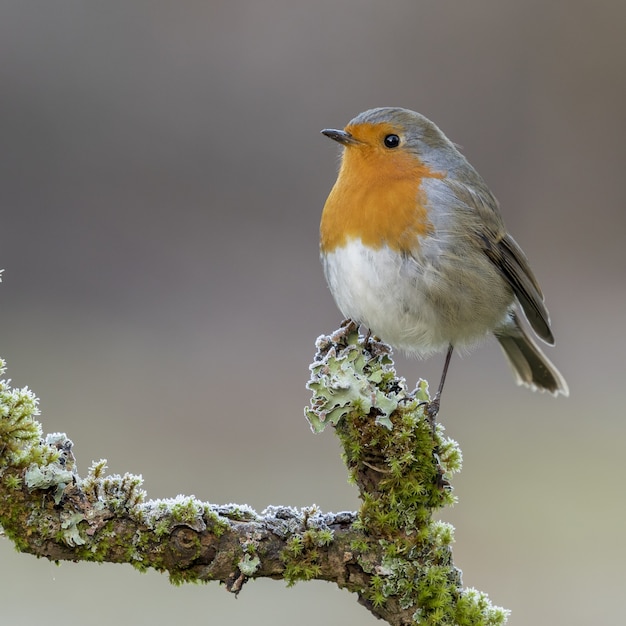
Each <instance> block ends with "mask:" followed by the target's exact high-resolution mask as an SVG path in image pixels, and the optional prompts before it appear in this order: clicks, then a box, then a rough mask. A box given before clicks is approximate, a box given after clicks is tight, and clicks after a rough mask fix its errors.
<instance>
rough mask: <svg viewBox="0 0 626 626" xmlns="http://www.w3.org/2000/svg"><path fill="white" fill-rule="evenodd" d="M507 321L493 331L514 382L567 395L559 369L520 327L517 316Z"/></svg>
mask: <svg viewBox="0 0 626 626" xmlns="http://www.w3.org/2000/svg"><path fill="white" fill-rule="evenodd" d="M511 320H512V321H513V324H511V325H508V324H507V325H506V326H505V327H503V328H500V329H497V330H496V331H495V333H494V334H495V336H496V339H497V340H498V341H499V342H500V347H501V348H502V351H503V352H504V354H505V356H506V358H507V360H508V361H509V364H510V365H511V368H512V369H513V372H514V374H515V379H516V381H517V384H518V385H525V386H526V387H530V388H531V389H534V390H538V391H548V392H550V393H551V394H553V395H555V396H558V395H559V394H562V395H564V396H568V395H569V388H568V386H567V383H566V382H565V379H564V378H563V376H561V373H560V372H559V370H557V369H556V367H555V366H554V365H553V364H552V362H551V361H550V359H548V357H547V356H546V355H545V354H544V353H543V352H542V351H541V348H539V346H538V345H537V344H536V343H535V342H534V341H533V340H532V339H531V338H530V337H529V336H528V334H527V333H526V332H525V330H524V329H523V328H522V326H520V324H519V322H518V320H517V317H516V316H512V318H511Z"/></svg>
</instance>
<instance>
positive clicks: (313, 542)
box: [280, 518, 334, 587]
mask: <svg viewBox="0 0 626 626" xmlns="http://www.w3.org/2000/svg"><path fill="white" fill-rule="evenodd" d="M305 523H306V524H314V525H317V523H318V522H317V521H314V520H307V519H306V518H305ZM333 538H334V537H333V532H332V530H331V529H330V528H324V527H316V526H315V527H309V528H307V529H306V530H304V531H303V532H301V533H298V534H295V535H293V536H292V537H290V538H289V539H288V541H287V545H286V547H285V549H284V550H283V552H282V553H281V555H280V558H281V560H282V561H283V563H284V564H285V570H284V572H283V578H284V579H285V581H286V582H287V586H288V587H291V586H293V585H295V584H296V582H298V581H299V580H311V579H313V578H318V577H319V575H320V573H321V569H322V568H321V565H320V562H321V558H320V552H319V548H322V547H323V546H327V545H328V544H330V543H331V542H332V541H333Z"/></svg>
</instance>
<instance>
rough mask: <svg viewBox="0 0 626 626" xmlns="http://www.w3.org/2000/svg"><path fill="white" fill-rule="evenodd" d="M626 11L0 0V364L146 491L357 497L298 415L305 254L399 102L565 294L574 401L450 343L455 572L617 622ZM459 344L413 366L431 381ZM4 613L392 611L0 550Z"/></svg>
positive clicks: (514, 604) (542, 275) (328, 504)
mask: <svg viewBox="0 0 626 626" xmlns="http://www.w3.org/2000/svg"><path fill="white" fill-rule="evenodd" d="M625 20H626V4H624V2H621V1H611V0H600V1H598V2H594V3H590V2H583V1H579V0H570V1H569V2H551V3H546V2H543V1H541V0H524V1H520V2H515V3H511V2H507V3H502V2H498V1H495V0H491V1H487V0H484V1H482V0H480V1H477V0H474V1H472V2H425V1H418V0H398V1H392V2H385V3H383V2H374V1H365V2H364V1H357V0H345V1H342V2H336V1H330V0H318V1H317V2H301V1H299V2H288V1H287V0H273V1H265V0H247V1H235V2H225V1H220V0H215V1H213V2H187V1H180V2H170V3H166V2H119V1H117V0H109V1H107V2H65V1H57V2H23V1H4V2H2V3H1V4H0V138H1V139H0V146H1V148H0V215H1V216H2V225H1V227H0V267H1V268H5V270H6V271H5V274H4V281H3V283H2V285H1V286H0V303H1V309H0V311H1V313H0V315H1V321H2V326H1V328H2V330H1V335H0V354H1V355H2V357H4V358H5V359H7V361H8V366H9V370H8V376H10V377H11V378H12V379H13V383H14V384H15V385H17V386H24V385H28V386H29V387H31V388H32V389H33V390H34V391H35V392H36V393H37V394H38V395H39V396H40V398H41V408H42V412H43V413H42V418H41V419H42V422H43V425H44V428H45V430H46V432H53V431H64V432H67V433H68V435H69V436H70V437H71V439H72V440H73V441H74V443H75V453H76V456H77V459H78V463H79V470H80V471H81V473H83V474H84V473H85V471H86V470H87V468H88V466H89V465H90V463H91V461H92V460H94V459H99V458H101V457H106V458H107V459H108V460H109V467H110V471H111V472H115V473H123V472H126V471H130V472H135V473H142V474H143V475H144V478H145V485H146V488H147V490H148V495H149V497H153V498H157V497H169V496H175V495H176V494H178V493H186V494H195V495H196V496H198V497H199V498H202V499H204V500H208V501H211V502H214V503H226V502H231V501H233V502H240V503H241V502H245V503H248V504H250V505H251V506H253V507H255V508H256V509H257V510H259V511H260V510H262V509H263V508H264V507H265V506H267V505H268V504H290V505H295V506H305V505H309V504H311V503H317V504H318V505H319V506H320V507H322V508H323V509H324V510H341V509H354V508H356V507H357V506H358V501H357V499H356V495H355V489H354V488H353V487H351V486H350V485H348V484H347V483H346V475H345V471H344V469H343V466H342V462H341V460H340V458H339V446H338V443H337V441H336V440H335V437H334V436H333V434H332V432H326V433H324V434H323V435H320V436H314V435H313V434H312V433H311V432H310V430H309V427H308V425H307V423H306V422H305V420H304V418H303V416H302V408H303V406H304V405H305V404H306V403H307V402H308V400H309V397H310V394H309V392H308V391H307V390H306V389H305V383H306V381H307V380H308V373H309V372H308V365H309V363H310V362H311V361H312V359H313V355H314V341H315V338H316V337H317V336H318V335H320V334H322V333H328V332H331V331H332V330H334V329H335V328H336V327H337V326H338V325H339V322H340V320H341V316H340V314H339V312H338V311H337V310H336V308H335V305H334V304H333V301H332V298H331V296H330V294H329V292H328V291H327V288H326V285H325V282H324V278H323V274H322V269H321V266H320V264H319V261H318V242H317V236H318V224H319V218H320V212H321V209H322V206H323V203H324V200H325V198H326V195H327V193H328V191H329V189H330V187H331V185H332V183H333V181H334V177H335V172H336V166H337V146H336V145H334V144H332V143H331V142H329V141H328V139H325V138H324V137H322V136H321V135H320V134H319V130H320V129H321V128H325V127H329V126H330V127H341V126H343V125H345V124H346V123H347V122H348V121H349V120H350V119H351V118H352V117H353V116H354V115H356V114H357V113H358V112H360V111H362V110H364V109H367V108H370V107H374V106H383V105H401V106H406V107H409V108H413V109H416V110H419V111H420V112H422V113H424V114H425V115H427V116H428V117H430V118H432V119H433V120H434V121H435V122H436V123H437V124H438V125H440V126H441V127H442V128H443V130H444V132H446V134H447V135H448V136H449V137H450V138H451V139H452V140H453V141H455V142H456V143H458V144H460V145H461V146H462V147H463V150H464V153H465V154H466V155H467V156H468V158H469V159H470V161H471V162H472V163H473V164H474V165H475V166H476V167H477V169H478V170H479V171H480V172H481V174H482V175H483V177H484V178H485V179H486V180H487V182H488V183H489V184H490V186H491V188H492V190H493V191H494V193H495V194H496V196H497V197H498V198H499V200H500V202H501V204H502V211H503V213H504V216H505V219H506V221H507V224H508V226H509V229H510V230H511V232H512V233H513V234H514V236H515V238H516V239H517V240H518V241H519V243H520V244H521V245H522V246H523V248H524V249H525V251H526V252H527V254H528V256H529V257H530V259H531V262H532V265H533V267H534V269H535V271H536V273H537V275H538V277H539V279H540V281H541V283H542V286H543V288H544V291H545V293H546V294H547V303H548V306H549V309H550V312H551V315H552V321H553V323H554V330H555V335H556V337H557V347H556V348H555V349H551V350H549V355H550V358H552V359H553V360H554V361H555V362H556V363H557V364H558V366H559V367H560V368H561V370H562V372H563V374H564V375H565V377H566V378H567V380H568V382H569V385H570V388H571V397H570V398H569V399H567V400H566V399H563V398H559V399H556V400H555V399H553V398H552V397H549V396H545V395H539V394H533V393H530V392H528V391H527V390H525V389H521V388H517V387H516V386H515V385H514V383H513V380H512V377H511V374H510V372H509V370H508V367H507V366H506V364H505V361H504V358H503V356H502V355H501V354H500V351H499V348H498V347H497V346H496V345H495V344H494V343H493V342H490V343H487V344H486V345H485V346H484V347H482V348H480V349H478V350H476V351H475V352H474V353H473V354H472V356H471V357H463V358H462V359H461V358H459V357H458V356H456V357H455V359H454V361H453V364H452V369H451V373H450V377H449V379H448V384H447V388H446V393H445V395H444V401H443V408H442V411H441V414H440V418H441V420H442V421H443V422H444V424H445V426H446V428H447V432H448V434H450V435H451V436H452V437H454V438H455V439H457V440H458V441H459V442H460V445H461V448H462V450H463V453H464V458H465V467H464V470H463V473H462V474H461V475H460V476H458V477H457V478H456V480H455V481H454V486H455V489H456V494H457V496H458V498H459V503H458V504H457V505H456V506H455V507H454V508H453V509H451V510H449V511H446V512H445V513H444V514H443V517H444V519H446V520H449V521H451V522H452V523H453V524H454V525H455V526H456V540H457V543H456V545H455V548H454V550H455V560H456V563H457V564H458V566H459V567H461V568H462V569H463V571H464V584H465V585H468V586H474V587H477V588H478V589H481V590H483V591H486V592H488V593H489V595H490V597H491V599H492V600H493V602H495V603H496V604H499V605H502V606H505V607H507V608H509V609H512V610H513V615H512V618H511V620H510V624H512V625H513V626H518V625H521V624H535V625H547V624H554V623H558V624H569V625H570V626H573V625H581V626H582V625H585V626H586V625H588V624H602V623H606V624H617V623H623V622H624V621H625V620H626V609H625V608H624V602H623V597H624V590H625V582H626V581H625V577H624V569H623V563H624V559H625V558H626V545H625V544H626V541H625V540H624V536H623V529H624V515H625V514H626V506H625V499H624V487H623V484H624V474H625V470H626V461H625V460H624V453H623V442H624V436H625V435H626V424H625V420H624V408H623V407H624V403H625V402H626V385H625V384H624V381H623V375H624V366H623V358H624V352H625V350H626V342H625V340H624V333H623V324H624V317H625V308H626V307H625V305H626V289H625V285H624V270H625V269H626V262H625V260H626V253H625V251H624V250H625V244H624V235H625V234H626V229H625V217H624V216H625V211H624V197H625V195H624V165H625V161H626V159H625V157H626V142H625V126H626V124H625V114H624V112H625V111H626V79H625V76H626V37H624V24H625ZM442 362H443V357H442V356H439V357H435V358H433V359H430V360H429V361H426V362H415V361H407V360H405V359H403V358H400V357H399V358H398V359H397V366H398V369H399V371H400V373H401V374H402V375H404V376H406V377H407V379H409V381H411V382H414V381H415V380H416V379H417V378H418V377H419V376H423V377H427V378H430V379H431V380H432V381H433V383H436V382H437V380H438V377H439V374H440V369H441V366H442ZM0 553H1V554H0V604H1V606H2V614H3V619H4V620H6V623H7V624H9V623H10V624H14V625H21V624H24V625H30V624H36V623H40V622H41V620H42V619H49V617H50V615H52V614H54V615H55V616H56V617H58V618H59V619H62V620H63V623H64V624H66V626H73V625H78V624H81V625H82V624H85V623H87V622H89V623H90V624H94V625H100V624H109V623H111V622H114V623H133V622H135V621H138V620H141V621H142V623H148V622H149V623H152V624H169V623H172V622H178V623H195V624H205V623H206V624H221V623H230V624H244V623H248V622H250V621H251V620H253V621H254V622H255V623H256V624H274V625H277V626H283V625H285V626H287V625H291V624H300V625H302V626H308V625H313V624H319V623H324V624H327V625H334V624H337V625H339V624H346V623H358V624H364V625H365V624H375V623H377V622H376V620H375V619H374V618H373V617H372V616H371V615H370V614H369V613H368V612H367V611H366V610H365V609H363V608H362V607H360V606H358V605H357V604H356V598H355V597H354V596H352V595H350V594H349V593H347V592H340V591H338V590H337V589H336V588H335V587H334V586H332V585H330V584H323V583H311V584H304V583H301V584H299V585H297V586H296V587H295V588H293V589H286V588H285V585H284V583H282V582H274V581H263V580H262V581H257V582H251V583H250V584H248V585H247V586H246V587H245V588H244V590H243V592H242V594H241V595H240V597H239V599H238V600H235V598H234V597H232V596H231V595H229V594H227V593H226V592H225V591H224V589H223V588H221V587H219V586H218V585H217V584H211V585H209V586H198V587H193V586H186V587H182V588H175V587H172V586H171V585H170V584H169V583H168V581H167V578H166V577H165V576H161V575H157V574H154V573H148V574H146V575H140V574H138V573H137V572H135V571H134V570H132V569H131V568H130V567H128V566H113V565H101V566H97V565H90V564H72V563H62V564H61V566H60V567H57V566H55V565H53V564H51V563H48V562H47V561H44V560H36V559H34V558H33V557H31V556H28V555H19V554H17V553H15V552H14V550H13V547H12V545H11V543H10V542H9V541H8V540H6V539H0Z"/></svg>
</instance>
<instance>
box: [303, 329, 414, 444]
mask: <svg viewBox="0 0 626 626" xmlns="http://www.w3.org/2000/svg"><path fill="white" fill-rule="evenodd" d="M331 343H332V337H330V338H329V337H326V336H323V335H322V336H321V337H318V339H317V341H316V344H315V345H316V347H317V349H318V355H323V356H320V358H319V360H316V361H315V362H314V363H313V364H311V365H310V367H309V368H310V370H311V379H310V380H309V382H308V383H307V388H308V389H310V390H311V391H312V392H313V398H312V399H311V405H310V406H309V407H306V408H305V410H304V414H305V416H306V418H307V419H308V420H309V424H310V425H311V429H312V430H313V432H316V433H319V432H321V431H322V430H324V428H326V426H328V424H333V425H335V426H336V425H337V423H338V422H339V420H340V419H341V418H342V417H344V416H345V415H347V414H348V413H349V412H351V411H354V410H355V409H357V408H358V410H360V411H362V412H363V413H369V412H370V411H371V409H372V408H375V409H376V410H377V415H376V418H375V419H376V422H377V423H378V424H382V425H383V426H385V427H387V428H391V422H390V421H389V416H390V415H391V414H392V413H393V412H394V411H395V410H396V408H397V407H398V402H400V401H401V400H402V399H404V398H406V396H407V392H406V388H405V387H404V386H402V385H401V384H398V383H399V381H398V380H397V379H396V378H395V372H394V371H393V367H392V366H393V361H392V360H391V358H390V356H389V353H388V351H385V350H381V351H379V352H377V353H375V354H371V355H366V354H365V352H364V351H363V349H362V346H360V345H359V333H358V329H357V328H356V326H354V325H353V330H352V332H351V333H349V335H348V336H347V341H346V343H345V345H342V346H341V350H337V349H336V348H335V347H334V346H332V347H330V349H328V350H327V348H328V346H329V345H330V344H331ZM377 345H379V346H380V345H383V344H377ZM392 381H393V386H391V385H389V383H391V382H392Z"/></svg>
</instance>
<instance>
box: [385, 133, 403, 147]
mask: <svg viewBox="0 0 626 626" xmlns="http://www.w3.org/2000/svg"><path fill="white" fill-rule="evenodd" d="M383 142H384V144H385V147H386V148H397V147H398V146H399V145H400V137H398V135H385V139H384V140H383Z"/></svg>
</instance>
